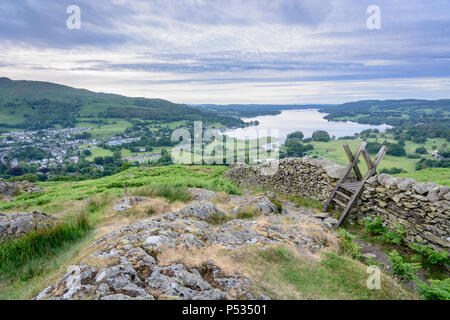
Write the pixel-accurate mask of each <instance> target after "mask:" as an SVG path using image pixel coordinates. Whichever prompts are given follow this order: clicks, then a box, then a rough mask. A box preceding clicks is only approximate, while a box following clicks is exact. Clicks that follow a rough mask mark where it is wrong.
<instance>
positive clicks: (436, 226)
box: [224, 157, 450, 249]
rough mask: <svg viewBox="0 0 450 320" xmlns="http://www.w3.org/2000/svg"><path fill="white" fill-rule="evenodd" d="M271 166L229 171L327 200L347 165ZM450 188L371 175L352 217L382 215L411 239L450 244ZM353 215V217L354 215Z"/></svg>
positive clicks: (248, 182)
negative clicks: (271, 169)
mask: <svg viewBox="0 0 450 320" xmlns="http://www.w3.org/2000/svg"><path fill="white" fill-rule="evenodd" d="M268 166H270V164H264V165H258V166H248V165H238V166H235V167H234V168H232V169H231V170H229V171H228V172H226V173H225V174H224V175H225V176H226V177H228V178H229V179H231V180H232V181H234V182H236V183H238V184H240V185H242V186H263V187H266V188H267V189H271V190H273V191H277V192H280V193H296V194H300V195H303V196H306V197H310V198H313V199H319V200H322V201H323V200H326V199H327V198H328V197H329V195H330V192H331V190H332V189H333V188H334V186H335V184H336V182H337V179H338V178H339V177H341V176H342V174H343V172H344V170H345V168H344V167H342V166H339V165H337V164H333V163H332V162H331V161H329V160H323V159H311V158H310V157H305V158H301V159H300V158H290V159H282V160H280V161H279V168H278V171H277V172H276V174H275V175H272V176H265V175H263V174H262V172H264V170H265V168H267V167H268ZM449 190H450V188H449V187H445V186H439V185H437V184H434V183H422V182H421V183H416V182H415V181H414V180H413V179H404V178H395V177H392V176H390V175H386V174H380V175H377V176H376V177H373V178H371V179H370V180H369V181H368V183H367V185H366V186H365V189H364V191H363V193H362V196H361V198H360V199H359V200H358V201H357V203H356V205H355V207H354V209H353V211H352V216H353V218H355V217H356V218H357V220H358V221H362V218H364V217H367V216H372V215H374V216H377V217H381V218H382V219H383V221H384V222H385V224H386V225H388V226H389V227H390V228H395V227H396V226H397V225H402V226H404V227H405V228H406V230H407V231H408V234H407V236H406V241H407V242H410V243H420V244H427V245H430V246H432V247H433V248H435V249H448V248H449V247H450V191H449ZM352 216H350V218H351V217H352Z"/></svg>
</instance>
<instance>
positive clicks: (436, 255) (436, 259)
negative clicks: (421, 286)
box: [408, 244, 449, 268]
mask: <svg viewBox="0 0 450 320" xmlns="http://www.w3.org/2000/svg"><path fill="white" fill-rule="evenodd" d="M408 246H409V247H410V248H411V249H413V250H414V251H415V252H417V253H418V254H419V255H420V257H421V258H422V259H423V260H424V262H425V263H426V264H428V265H429V266H433V267H437V268H444V267H445V266H448V264H449V257H448V252H447V251H446V250H442V251H441V252H438V251H435V250H433V249H431V248H430V247H429V246H426V245H417V244H408Z"/></svg>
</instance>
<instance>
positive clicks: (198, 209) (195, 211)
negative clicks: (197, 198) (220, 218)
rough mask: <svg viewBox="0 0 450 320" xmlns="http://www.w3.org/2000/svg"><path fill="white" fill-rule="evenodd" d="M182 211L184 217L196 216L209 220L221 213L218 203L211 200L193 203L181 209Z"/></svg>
mask: <svg viewBox="0 0 450 320" xmlns="http://www.w3.org/2000/svg"><path fill="white" fill-rule="evenodd" d="M180 212H181V214H182V216H184V217H195V218H197V219H200V220H208V219H209V218H211V217H212V216H214V215H215V214H218V213H221V211H220V210H219V209H218V208H217V207H216V205H215V204H214V203H212V202H209V201H206V202H201V203H196V204H192V205H190V206H187V207H185V208H183V209H181V211H180Z"/></svg>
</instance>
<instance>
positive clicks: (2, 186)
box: [0, 179, 42, 197]
mask: <svg viewBox="0 0 450 320" xmlns="http://www.w3.org/2000/svg"><path fill="white" fill-rule="evenodd" d="M40 191H42V190H41V189H40V188H39V187H37V186H36V185H34V184H33V183H31V182H28V181H21V182H11V181H7V180H4V179H0V197H12V196H15V195H17V194H19V193H20V192H28V193H31V192H40Z"/></svg>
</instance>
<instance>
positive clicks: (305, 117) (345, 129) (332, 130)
mask: <svg viewBox="0 0 450 320" xmlns="http://www.w3.org/2000/svg"><path fill="white" fill-rule="evenodd" d="M325 116H326V114H325V113H320V112H318V110H317V109H303V110H283V111H282V112H281V114H278V115H274V116H273V115H272V116H259V117H256V118H243V119H242V120H244V121H246V122H249V121H255V120H257V121H259V125H258V126H253V127H248V128H239V129H235V130H229V131H226V132H225V134H226V135H227V136H230V137H234V138H238V139H245V138H249V139H255V138H258V137H260V138H261V137H265V136H270V135H271V133H270V132H272V135H273V134H274V132H275V131H273V130H279V138H280V142H281V143H283V142H284V141H285V140H286V137H287V135H288V134H289V133H292V132H295V131H301V132H303V134H304V135H305V138H309V137H311V136H312V134H313V132H314V131H317V130H324V131H327V132H328V133H329V134H330V135H331V136H335V137H336V138H340V137H344V136H353V135H354V134H355V133H359V132H361V131H363V130H366V129H379V130H380V131H384V130H386V129H387V128H391V126H389V125H379V126H376V125H368V124H359V123H356V122H350V121H347V122H333V121H328V120H326V119H324V117H325ZM275 135H276V134H275Z"/></svg>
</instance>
